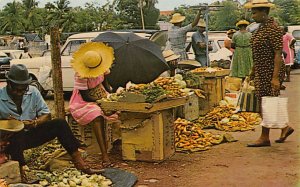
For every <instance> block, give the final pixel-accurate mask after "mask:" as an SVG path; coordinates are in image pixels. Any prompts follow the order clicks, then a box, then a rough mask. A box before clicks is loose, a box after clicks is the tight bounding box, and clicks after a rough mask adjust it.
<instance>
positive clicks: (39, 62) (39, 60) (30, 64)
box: [10, 57, 51, 69]
mask: <svg viewBox="0 0 300 187" xmlns="http://www.w3.org/2000/svg"><path fill="white" fill-rule="evenodd" d="M10 64H11V65H12V64H24V65H25V66H26V67H27V68H28V69H34V68H37V69H39V68H40V67H42V66H45V65H47V66H51V61H49V59H48V58H45V57H35V58H26V59H12V60H11V61H10Z"/></svg>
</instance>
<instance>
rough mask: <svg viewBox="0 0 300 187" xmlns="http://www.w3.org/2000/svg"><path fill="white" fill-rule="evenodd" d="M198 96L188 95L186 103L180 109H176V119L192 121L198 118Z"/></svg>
mask: <svg viewBox="0 0 300 187" xmlns="http://www.w3.org/2000/svg"><path fill="white" fill-rule="evenodd" d="M198 99H199V98H198V96H197V95H195V94H193V95H190V97H189V100H187V103H186V104H185V105H183V106H181V107H178V112H177V115H178V117H181V118H184V119H187V120H190V121H193V120H195V119H198V118H199V104H198V102H199V101H198Z"/></svg>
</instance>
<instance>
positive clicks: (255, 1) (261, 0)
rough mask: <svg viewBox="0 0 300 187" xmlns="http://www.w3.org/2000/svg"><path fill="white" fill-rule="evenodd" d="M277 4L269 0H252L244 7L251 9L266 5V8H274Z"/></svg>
mask: <svg viewBox="0 0 300 187" xmlns="http://www.w3.org/2000/svg"><path fill="white" fill-rule="evenodd" d="M274 6H275V5H274V4H273V3H271V2H269V1H268V0H252V1H251V2H247V3H246V4H245V5H244V7H245V8H248V9H251V8H258V7H266V8H272V7H274Z"/></svg>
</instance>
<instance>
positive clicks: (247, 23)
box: [236, 20, 250, 27]
mask: <svg viewBox="0 0 300 187" xmlns="http://www.w3.org/2000/svg"><path fill="white" fill-rule="evenodd" d="M249 24H250V23H249V22H248V21H246V20H240V21H239V22H237V23H236V26H237V27H238V26H239V25H249Z"/></svg>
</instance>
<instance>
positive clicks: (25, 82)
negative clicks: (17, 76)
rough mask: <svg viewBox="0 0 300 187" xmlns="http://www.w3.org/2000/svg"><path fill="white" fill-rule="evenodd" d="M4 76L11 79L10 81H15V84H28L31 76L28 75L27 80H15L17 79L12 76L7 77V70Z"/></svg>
mask: <svg viewBox="0 0 300 187" xmlns="http://www.w3.org/2000/svg"><path fill="white" fill-rule="evenodd" d="M5 77H6V78H7V79H8V80H9V81H11V82H13V83H16V84H30V83H31V81H32V78H31V77H30V76H29V78H28V79H27V80H24V81H17V80H14V79H12V78H10V77H9V75H8V72H6V74H5Z"/></svg>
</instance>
